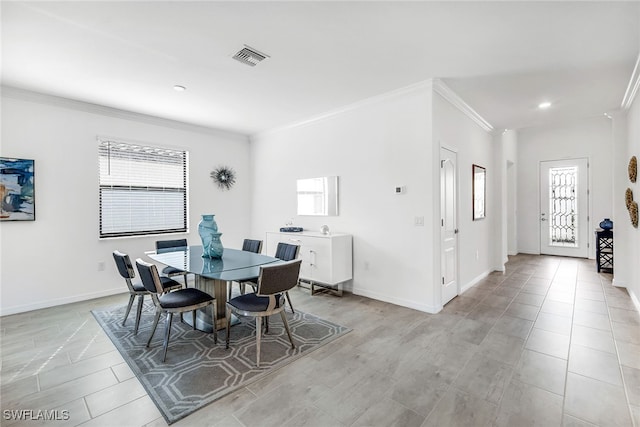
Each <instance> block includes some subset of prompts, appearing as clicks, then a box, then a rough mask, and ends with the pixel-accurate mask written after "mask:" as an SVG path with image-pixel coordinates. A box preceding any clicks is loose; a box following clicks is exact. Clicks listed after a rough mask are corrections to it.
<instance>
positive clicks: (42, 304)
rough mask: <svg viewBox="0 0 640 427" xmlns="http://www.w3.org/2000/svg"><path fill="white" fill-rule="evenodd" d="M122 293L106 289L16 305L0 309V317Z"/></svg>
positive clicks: (118, 289)
mask: <svg viewBox="0 0 640 427" xmlns="http://www.w3.org/2000/svg"><path fill="white" fill-rule="evenodd" d="M122 293H125V292H123V290H122V288H121V287H118V288H115V289H107V290H105V291H100V292H92V293H89V294H81V295H74V296H72V297H64V298H56V299H51V300H45V301H38V302H35V303H31V304H24V305H16V306H13V307H2V308H0V317H2V316H10V315H12V314H19V313H26V312H28V311H33V310H40V309H42V308H49V307H56V306H59V305H65V304H71V303H74V302H80V301H87V300H91V299H95V298H101V297H108V296H111V295H117V294H122Z"/></svg>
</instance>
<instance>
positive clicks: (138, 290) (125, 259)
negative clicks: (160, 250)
mask: <svg viewBox="0 0 640 427" xmlns="http://www.w3.org/2000/svg"><path fill="white" fill-rule="evenodd" d="M113 259H114V261H115V262H116V267H117V268H118V273H120V276H122V277H123V278H124V280H125V282H127V288H128V289H129V304H127V311H126V312H125V313H124V319H123V320H122V326H124V324H125V323H126V321H127V318H128V317H129V313H130V312H131V307H132V306H133V300H134V299H135V298H136V296H137V297H138V311H137V312H136V325H135V328H134V334H136V335H137V334H138V327H139V326H140V315H141V314H142V305H143V304H144V296H145V295H150V294H149V291H147V289H146V288H145V287H144V285H143V284H142V283H140V282H138V281H136V282H134V281H133V280H134V279H135V278H136V273H135V271H134V270H133V265H132V264H131V259H129V255H127V254H125V253H122V252H120V251H117V250H116V251H113ZM160 283H161V285H162V292H163V293H166V292H169V291H172V290H175V289H180V288H182V284H181V283H178V282H176V281H175V280H172V279H170V278H168V277H161V278H160Z"/></svg>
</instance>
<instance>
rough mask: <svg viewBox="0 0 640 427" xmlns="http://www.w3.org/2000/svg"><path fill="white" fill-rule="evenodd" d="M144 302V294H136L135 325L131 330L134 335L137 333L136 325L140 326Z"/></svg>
mask: <svg viewBox="0 0 640 427" xmlns="http://www.w3.org/2000/svg"><path fill="white" fill-rule="evenodd" d="M143 304H144V295H142V294H141V295H138V311H137V312H136V327H135V329H134V330H133V334H134V335H138V327H139V326H140V316H141V315H142V305H143Z"/></svg>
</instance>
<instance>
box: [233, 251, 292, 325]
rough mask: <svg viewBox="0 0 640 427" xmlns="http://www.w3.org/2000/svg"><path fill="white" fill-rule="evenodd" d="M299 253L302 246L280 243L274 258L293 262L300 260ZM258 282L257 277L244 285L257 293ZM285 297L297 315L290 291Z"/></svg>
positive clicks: (246, 281)
mask: <svg viewBox="0 0 640 427" xmlns="http://www.w3.org/2000/svg"><path fill="white" fill-rule="evenodd" d="M299 252H300V245H292V244H290V243H283V242H279V243H278V246H276V253H275V255H274V256H275V257H276V258H278V259H279V260H281V261H293V260H294V259H296V258H298V253H299ZM257 281H258V278H257V277H255V278H252V279H249V280H245V281H243V283H245V284H248V285H250V286H252V287H253V290H254V292H255V290H256V289H257V287H258V284H257ZM284 295H285V297H286V298H287V302H288V303H289V308H290V309H291V312H292V313H295V310H294V309H293V305H292V304H291V297H290V296H289V291H287V292H285V293H284ZM229 299H231V297H229ZM268 327H269V324H268V323H267V328H268Z"/></svg>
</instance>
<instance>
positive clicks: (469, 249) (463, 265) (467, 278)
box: [433, 94, 502, 291]
mask: <svg viewBox="0 0 640 427" xmlns="http://www.w3.org/2000/svg"><path fill="white" fill-rule="evenodd" d="M433 116H434V119H433V134H434V143H435V144H438V145H441V146H443V147H446V148H450V149H452V150H453V151H456V152H457V160H458V229H459V233H458V259H459V261H460V265H459V268H458V271H459V284H460V288H461V289H462V290H463V291H464V290H465V289H467V288H468V287H470V286H471V285H472V284H474V283H475V282H476V281H478V280H479V279H481V278H482V277H484V276H486V275H487V274H488V273H489V272H491V271H493V270H494V269H495V268H497V267H498V266H500V265H502V263H501V262H500V261H499V259H500V255H499V253H500V250H499V248H500V242H501V237H500V234H501V233H500V227H499V224H500V222H499V219H500V218H501V212H500V210H499V209H500V204H501V196H500V188H501V182H500V181H501V178H500V177H501V174H500V172H499V171H497V167H496V163H495V162H494V156H495V152H494V148H493V144H492V137H491V135H490V134H489V133H487V132H486V131H484V130H483V129H481V128H480V127H479V126H478V125H476V124H475V123H474V122H473V121H472V120H471V119H470V118H468V117H467V116H466V115H465V114H463V113H462V112H461V111H460V110H458V109H457V108H455V107H454V106H453V105H451V104H450V103H449V102H448V101H446V100H445V99H444V98H442V97H441V96H440V95H438V94H436V95H435V96H434V100H433ZM473 164H477V165H480V166H483V167H485V168H486V171H487V194H486V214H487V216H486V218H485V219H482V220H476V221H473V208H472V185H471V183H472V173H471V171H472V165H473ZM434 196H435V197H434V199H433V202H434V203H436V204H437V203H438V200H439V194H434ZM438 237H439V233H438ZM436 249H437V251H438V253H439V246H438V247H437V248H436ZM496 257H497V258H496ZM437 273H439V271H438V272H437ZM436 280H437V276H436Z"/></svg>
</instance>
